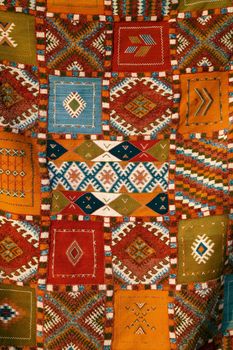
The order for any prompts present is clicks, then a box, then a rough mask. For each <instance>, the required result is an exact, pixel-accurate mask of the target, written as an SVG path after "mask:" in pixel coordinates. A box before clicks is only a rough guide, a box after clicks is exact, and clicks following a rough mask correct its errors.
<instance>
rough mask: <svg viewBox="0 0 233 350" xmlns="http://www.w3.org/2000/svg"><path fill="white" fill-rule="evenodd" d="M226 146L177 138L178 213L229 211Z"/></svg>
mask: <svg viewBox="0 0 233 350" xmlns="http://www.w3.org/2000/svg"><path fill="white" fill-rule="evenodd" d="M227 153H228V150H227V143H226V141H225V140H224V139H218V138H215V139H212V140H210V139H208V138H204V137H203V138H201V139H194V138H193V139H191V140H184V139H183V138H182V137H179V136H178V137H177V147H176V169H175V200H176V208H177V214H178V212H179V213H182V214H185V215H186V216H187V217H188V218H191V217H196V215H197V214H198V213H199V212H204V211H211V212H213V213H216V212H217V213H225V212H228V199H227V198H228V191H229V189H228V186H229V184H228V166H227V161H228V160H227Z"/></svg>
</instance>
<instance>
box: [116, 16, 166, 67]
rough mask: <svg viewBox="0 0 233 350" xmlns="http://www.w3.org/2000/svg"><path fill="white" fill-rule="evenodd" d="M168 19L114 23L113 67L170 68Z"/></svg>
mask: <svg viewBox="0 0 233 350" xmlns="http://www.w3.org/2000/svg"><path fill="white" fill-rule="evenodd" d="M169 68H170V48H169V27H168V23H167V22H138V23H129V22H128V23H125V22H124V23H123V22H121V23H115V25H114V55H113V71H122V72H153V71H163V70H169Z"/></svg>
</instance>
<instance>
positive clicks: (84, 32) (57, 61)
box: [45, 16, 106, 73]
mask: <svg viewBox="0 0 233 350" xmlns="http://www.w3.org/2000/svg"><path fill="white" fill-rule="evenodd" d="M105 50H106V48H105V23H104V22H98V21H92V22H87V21H84V22H75V21H71V20H70V19H63V18H60V17H59V16H55V17H52V18H47V26H46V50H45V56H46V62H47V66H48V67H49V68H57V69H61V70H62V69H63V70H69V71H85V72H89V73H90V72H92V71H104V70H105V68H104V59H105Z"/></svg>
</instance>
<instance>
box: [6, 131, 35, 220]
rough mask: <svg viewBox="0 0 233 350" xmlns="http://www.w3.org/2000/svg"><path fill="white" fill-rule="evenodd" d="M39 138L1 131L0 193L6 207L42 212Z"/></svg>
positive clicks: (28, 211) (13, 209)
mask: <svg viewBox="0 0 233 350" xmlns="http://www.w3.org/2000/svg"><path fill="white" fill-rule="evenodd" d="M34 145H35V142H34V140H33V139H30V138H28V137H26V136H24V135H15V134H11V135H9V134H8V133H4V132H2V133H1V137H0V154H1V160H0V178H1V186H0V194H1V201H0V202H1V206H2V209H3V210H6V211H7V210H10V211H13V212H15V213H19V214H39V212H40V181H38V179H39V178H40V177H39V169H38V164H37V162H36V160H37V157H36V152H35V148H34Z"/></svg>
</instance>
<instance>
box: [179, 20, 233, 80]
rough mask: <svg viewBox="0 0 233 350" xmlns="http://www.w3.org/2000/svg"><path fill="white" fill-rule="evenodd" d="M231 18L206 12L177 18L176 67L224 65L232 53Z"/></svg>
mask: <svg viewBox="0 0 233 350" xmlns="http://www.w3.org/2000/svg"><path fill="white" fill-rule="evenodd" d="M232 20H233V15H224V16H222V15H208V16H201V17H197V18H187V19H184V20H180V21H178V22H177V32H176V36H177V45H176V59H177V61H178V66H179V68H180V69H185V68H187V67H189V68H190V67H197V68H198V67H211V66H213V67H220V66H224V65H225V64H227V63H228V62H229V61H230V58H231V56H232V43H231V38H232ZM208 75H209V73H208Z"/></svg>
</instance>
